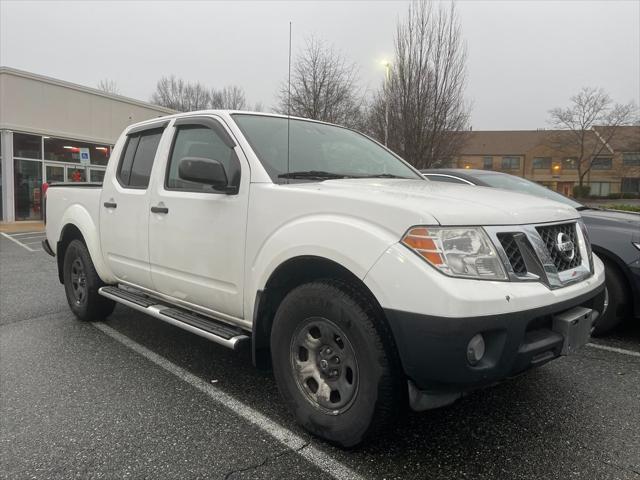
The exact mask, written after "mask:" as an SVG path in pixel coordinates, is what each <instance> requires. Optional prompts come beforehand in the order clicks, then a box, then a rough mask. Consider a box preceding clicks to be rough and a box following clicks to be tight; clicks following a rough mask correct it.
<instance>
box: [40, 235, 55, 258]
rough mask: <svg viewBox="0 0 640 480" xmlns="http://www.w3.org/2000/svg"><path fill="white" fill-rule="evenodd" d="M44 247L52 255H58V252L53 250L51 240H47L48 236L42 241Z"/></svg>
mask: <svg viewBox="0 0 640 480" xmlns="http://www.w3.org/2000/svg"><path fill="white" fill-rule="evenodd" d="M42 249H43V250H44V251H45V252H47V253H48V254H49V255H51V256H52V257H55V256H56V254H55V253H53V250H51V246H50V245H49V240H47V239H46V238H45V239H44V240H43V241H42Z"/></svg>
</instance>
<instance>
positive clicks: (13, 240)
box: [0, 232, 42, 252]
mask: <svg viewBox="0 0 640 480" xmlns="http://www.w3.org/2000/svg"><path fill="white" fill-rule="evenodd" d="M0 234H1V235H2V236H3V237H5V238H8V239H9V240H11V241H12V242H14V243H17V244H18V245H20V246H21V247H22V248H24V249H26V250H29V251H30V252H36V251H38V250H42V249H38V250H34V249H33V248H31V247H28V246H26V245H25V244H24V243H21V242H20V241H19V240H16V239H15V238H13V237H12V236H10V235H7V234H6V233H4V232H0Z"/></svg>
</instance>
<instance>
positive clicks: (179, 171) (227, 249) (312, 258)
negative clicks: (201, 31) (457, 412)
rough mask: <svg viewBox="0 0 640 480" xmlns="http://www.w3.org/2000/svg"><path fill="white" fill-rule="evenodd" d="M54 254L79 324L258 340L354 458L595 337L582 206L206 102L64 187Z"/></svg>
mask: <svg viewBox="0 0 640 480" xmlns="http://www.w3.org/2000/svg"><path fill="white" fill-rule="evenodd" d="M46 231H47V239H46V240H45V242H44V247H45V250H46V251H47V252H48V253H49V254H51V255H54V256H56V257H57V263H58V271H59V279H60V281H61V282H62V283H63V284H64V287H65V290H66V295H67V299H68V301H69V306H70V307H71V310H72V311H73V313H74V314H75V315H76V316H77V317H78V318H79V319H80V320H89V321H92V320H102V319H104V318H105V317H107V316H108V315H109V314H110V313H111V312H112V311H113V309H114V305H115V304H116V303H121V304H123V305H126V306H128V307H130V308H133V309H135V310H138V311H140V312H143V313H145V314H148V315H151V316H152V317H155V318H157V319H160V320H163V321H165V322H169V323H171V324H173V325H175V326H177V327H180V328H183V329H185V330H188V331H190V332H193V333H194V334H197V335H201V336H203V337H205V338H208V339H210V340H212V341H214V342H217V343H219V344H221V345H224V346H226V347H229V348H232V349H238V348H240V347H241V346H242V345H246V346H247V347H250V348H251V349H252V352H253V360H254V362H255V364H256V365H257V366H258V367H261V368H273V371H274V374H275V378H276V381H277V383H278V387H279V389H280V392H281V394H282V396H283V398H284V400H285V402H286V404H287V405H288V407H289V408H290V409H291V411H292V412H293V414H294V415H295V416H296V418H297V420H298V421H299V422H300V423H301V424H302V425H303V426H304V427H305V428H307V429H308V430H309V431H311V432H312V433H314V434H316V435H318V436H320V437H323V438H325V439H327V440H328V441H330V442H333V443H335V444H338V445H342V446H345V447H350V446H354V445H357V444H358V443H360V442H362V441H365V440H367V439H369V438H371V437H372V436H374V435H376V433H377V432H380V431H382V429H384V428H385V427H388V426H390V425H392V424H393V423H394V420H395V416H396V415H397V414H398V413H399V412H401V411H402V408H401V407H402V405H406V404H409V405H410V406H411V407H412V408H413V409H415V410H424V409H428V408H436V407H439V406H443V405H446V404H448V403H451V402H453V401H454V400H455V399H457V398H459V397H460V396H462V395H463V394H465V393H466V392H469V391H470V390H473V389H476V388H478V387H482V386H486V385H490V384H493V383H495V382H497V381H500V380H503V379H505V378H508V377H510V376H514V375H517V374H519V373H521V372H523V371H525V370H527V369H529V368H531V367H535V366H539V365H542V364H544V363H545V362H547V361H549V360H552V359H555V358H557V357H559V356H561V355H566V354H569V353H572V352H573V351H574V350H575V349H577V348H578V347H580V346H582V345H584V344H585V343H586V342H587V341H588V339H589V334H590V329H591V326H592V322H593V320H594V318H595V317H597V315H598V312H601V311H602V309H603V305H604V293H603V282H604V272H603V265H602V263H601V261H600V260H599V259H598V258H597V257H595V256H593V255H592V253H591V248H590V245H589V240H588V238H587V235H586V233H585V229H584V227H583V225H582V222H581V220H580V217H579V215H578V213H577V212H576V211H575V210H574V209H572V208H570V207H567V206H565V205H562V204H560V203H555V202H552V201H548V200H544V199H541V198H534V197H529V196H526V195H521V194H517V193H509V192H505V191H500V190H496V189H490V188H484V187H468V186H458V185H452V184H444V183H436V182H430V181H428V180H426V179H424V178H423V177H422V175H421V174H420V173H419V172H418V171H416V170H415V169H414V168H413V167H411V166H410V165H409V164H407V163H406V162H404V161H403V160H402V159H401V158H399V157H397V156H396V155H395V154H393V153H392V152H390V151H389V150H387V149H386V148H384V147H383V146H382V145H380V144H378V143H377V142H375V141H373V140H371V139H369V138H368V137H366V136H364V135H362V134H360V133H358V132H355V131H353V130H349V129H346V128H342V127H339V126H336V125H329V124H326V123H321V122H316V121H310V120H305V119H300V118H290V119H288V118H287V117H283V116H277V115H267V114H257V113H246V112H228V111H203V112H193V113H188V114H179V115H173V116H168V117H163V118H158V119H154V120H150V121H146V122H142V123H139V124H136V125H133V126H131V127H129V128H127V130H126V131H125V132H124V133H123V134H122V136H121V137H120V138H119V140H118V141H117V143H116V145H115V148H114V150H113V154H112V156H111V159H110V160H109V165H108V167H107V171H106V175H105V177H104V183H103V184H102V185H97V184H96V185H93V184H88V185H87V184H85V185H82V186H80V185H69V184H58V185H56V184H54V185H51V187H50V188H49V189H48V192H47V198H46Z"/></svg>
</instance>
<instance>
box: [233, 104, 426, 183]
mask: <svg viewBox="0 0 640 480" xmlns="http://www.w3.org/2000/svg"><path fill="white" fill-rule="evenodd" d="M233 119H234V120H235V122H236V123H237V124H238V126H239V127H240V130H242V133H243V134H244V136H245V137H246V138H247V140H248V141H249V143H250V144H251V147H252V148H253V151H254V152H255V153H256V155H257V156H258V158H259V159H260V161H261V162H262V164H263V165H264V167H265V169H266V170H267V173H268V174H269V176H270V177H271V179H272V180H273V181H274V182H278V183H282V182H285V181H286V180H285V179H284V178H299V179H307V180H309V179H311V180H322V179H330V178H344V177H356V178H361V177H391V178H410V179H413V180H415V179H422V180H424V179H423V178H422V176H420V175H418V174H416V173H415V172H414V171H413V170H412V169H411V168H409V167H408V166H407V165H405V164H404V162H402V160H400V159H399V158H398V157H396V156H395V155H393V154H392V153H390V152H388V151H387V150H386V149H384V148H382V147H381V146H380V145H378V144H377V143H375V142H374V141H372V140H370V139H368V138H367V137H365V136H364V135H361V134H360V133H357V132H355V131H353V130H349V129H347V128H342V127H337V126H333V125H326V124H323V123H317V122H311V121H306V120H294V119H291V120H290V130H289V142H290V147H289V148H290V149H289V166H288V168H287V119H286V118H283V117H269V116H264V115H251V114H233ZM283 177H284V178H283Z"/></svg>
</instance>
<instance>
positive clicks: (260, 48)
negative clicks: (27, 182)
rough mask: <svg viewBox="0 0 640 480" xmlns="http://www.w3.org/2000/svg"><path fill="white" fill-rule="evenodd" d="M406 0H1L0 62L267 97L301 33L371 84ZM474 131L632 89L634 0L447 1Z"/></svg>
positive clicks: (637, 42) (540, 119)
mask: <svg viewBox="0 0 640 480" xmlns="http://www.w3.org/2000/svg"><path fill="white" fill-rule="evenodd" d="M407 5H408V3H407V2H404V1H351V2H338V1H324V2H311V1H298V2H270V1H261V2H248V1H246V2H245V1H236V2H223V1H218V2H213V1H211V2H205V1H199V2H186V1H185V2H177V1H175V2H174V1H155V2H152V1H145V2H138V3H134V2H118V1H108V2H106V1H105V2H99V1H85V2H80V1H67V2H54V1H45V2H30V1H13V0H0V64H1V65H3V66H9V67H14V68H19V69H23V70H28V71H31V72H35V73H39V74H44V75H49V76H52V77H55V78H59V79H63V80H67V81H71V82H75V83H79V84H82V85H87V86H92V87H95V86H96V85H97V83H98V81H100V80H101V79H104V78H109V79H113V80H115V81H116V82H117V84H118V87H119V89H120V92H121V94H123V95H126V96H129V97H133V98H137V99H141V100H148V99H149V97H150V95H151V93H152V92H153V90H154V88H155V83H156V81H157V80H158V78H159V77H161V76H162V75H168V74H171V73H173V74H176V75H177V76H179V77H183V78H185V79H187V80H197V81H200V82H202V83H205V84H207V85H208V86H211V87H222V86H224V85H227V84H238V85H240V86H242V87H244V89H245V90H246V93H247V98H248V100H249V101H250V102H251V103H254V102H257V101H261V102H263V103H264V105H265V106H266V107H269V106H271V105H273V104H274V103H275V93H276V91H277V89H278V85H279V84H280V82H281V81H282V80H283V79H285V78H286V74H287V42H288V23H289V21H290V20H291V21H292V22H293V51H294V56H295V53H296V51H299V50H300V49H301V48H302V47H303V45H304V42H305V39H306V38H308V37H309V36H310V35H314V36H316V37H319V38H322V39H324V40H326V41H328V42H329V43H331V44H333V45H334V46H335V47H336V48H337V49H339V50H341V51H342V52H343V53H344V55H345V56H346V57H347V58H349V59H350V60H352V61H353V62H355V63H357V64H358V65H359V68H360V78H361V83H362V85H363V88H367V89H369V90H372V89H375V88H377V86H378V85H379V83H380V82H381V81H382V79H383V76H384V71H383V67H382V66H381V65H380V62H381V60H383V59H385V58H392V55H393V35H394V31H395V25H396V22H397V20H398V19H399V18H400V19H401V18H403V17H404V15H405V14H406V10H407ZM458 7H459V13H460V18H461V22H462V29H463V34H464V38H465V41H466V42H467V45H468V51H469V58H468V64H467V66H468V86H467V97H468V99H469V101H470V102H472V105H473V108H472V116H471V118H472V121H471V124H472V126H473V128H474V130H490V129H516V130H517V129H535V128H538V127H545V126H547V123H546V122H547V111H548V110H549V109H550V108H552V107H554V106H558V105H563V104H565V103H566V102H567V101H568V98H569V97H570V96H571V95H572V94H573V93H575V92H576V91H577V90H578V89H579V88H580V87H581V86H587V85H589V86H599V87H603V88H605V89H606V90H607V91H608V92H609V93H610V95H611V96H612V97H613V98H614V99H615V100H616V101H619V102H628V101H635V102H636V103H638V101H639V100H640V1H639V0H626V1H578V0H575V1H567V2H558V1H543V0H538V1H516V0H513V1H482V0H477V1H474V0H466V1H464V0H463V1H459V2H458Z"/></svg>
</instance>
